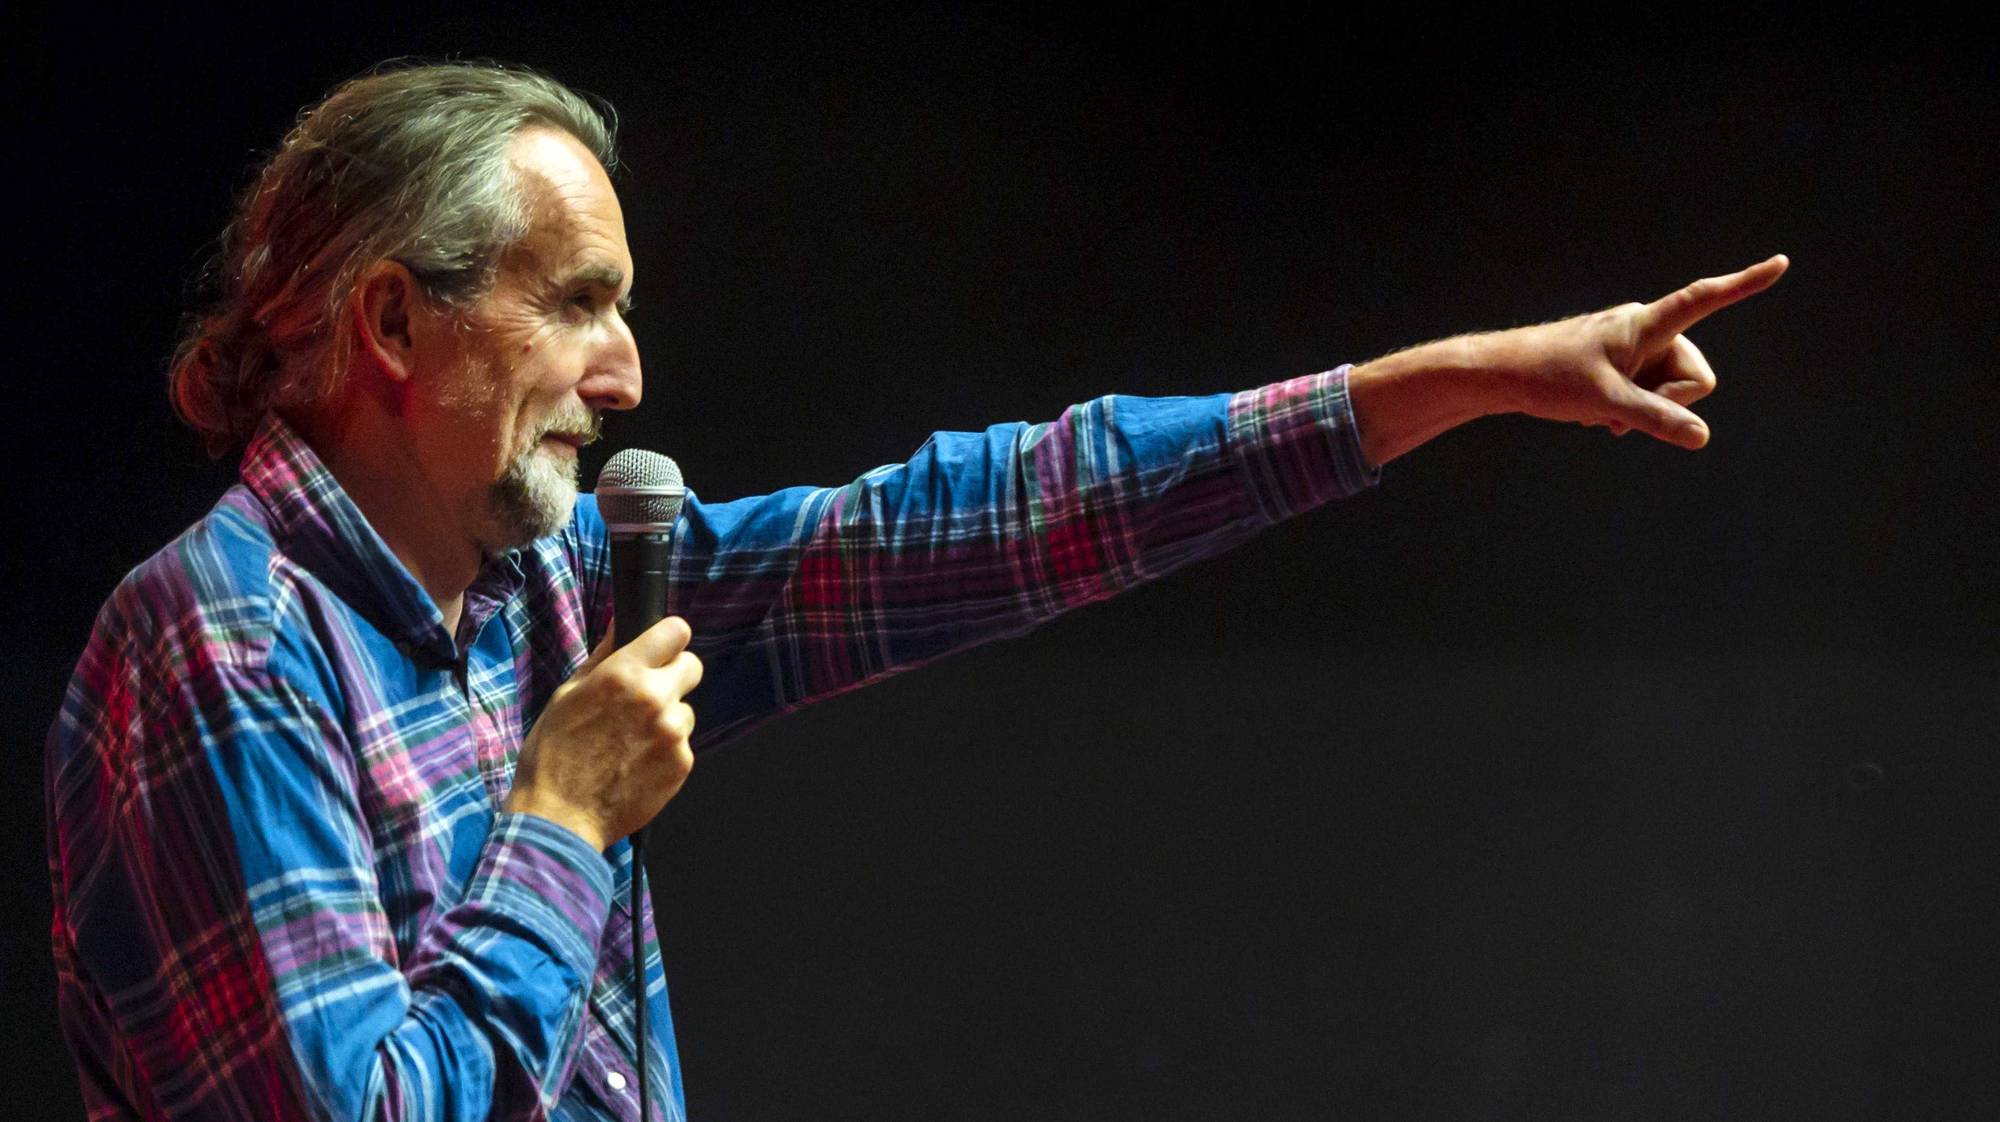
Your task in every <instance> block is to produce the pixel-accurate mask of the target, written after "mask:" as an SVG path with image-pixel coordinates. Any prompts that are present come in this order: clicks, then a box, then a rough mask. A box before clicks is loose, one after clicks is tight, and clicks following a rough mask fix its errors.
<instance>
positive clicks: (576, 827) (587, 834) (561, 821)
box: [500, 787, 612, 853]
mask: <svg viewBox="0 0 2000 1122" xmlns="http://www.w3.org/2000/svg"><path fill="white" fill-rule="evenodd" d="M500 809H501V810H502V811H504V812H506V813H509V814H532V815H534V816H535V817H536V818H541V819H546V820H547V821H550V822H553V823H555V824H556V825H558V826H561V827H562V828H563V829H565V830H568V831H569V832H570V833H572V834H575V835H576V836H577V837H580V838H582V839H583V840H584V841H585V842H587V843H588V844H589V845H590V847H591V848H593V849H595V850H597V851H598V852H599V853H602V852H604V850H605V849H606V848H607V847H608V846H610V844H611V840H612V839H609V838H606V837H605V836H604V832H603V830H602V829H601V828H600V827H599V826H598V823H597V819H596V816H594V815H591V814H586V813H584V812H583V811H581V810H578V809H577V808H575V807H573V806H570V805H568V804H567V803H563V802H561V801H560V800H556V799H550V798H548V797H547V796H545V795H542V794H541V793H539V792H537V791H534V790H533V789H524V788H520V787H516V788H515V789H514V790H513V791H511V792H509V793H508V795H507V798H506V801H504V802H502V803H501V804H500Z"/></svg>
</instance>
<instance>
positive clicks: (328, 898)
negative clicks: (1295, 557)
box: [46, 367, 1376, 1120]
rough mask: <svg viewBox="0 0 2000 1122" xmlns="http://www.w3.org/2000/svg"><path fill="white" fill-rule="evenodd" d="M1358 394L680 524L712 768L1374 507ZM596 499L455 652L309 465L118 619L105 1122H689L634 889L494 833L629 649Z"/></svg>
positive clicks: (201, 525)
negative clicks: (552, 733)
mask: <svg viewBox="0 0 2000 1122" xmlns="http://www.w3.org/2000/svg"><path fill="white" fill-rule="evenodd" d="M1346 374H1347V368H1346V367H1342V368H1340V369H1338V370H1334V371H1329V372H1327V373H1325V374H1319V375H1313V376H1309V377H1304V378H1298V379H1293V380H1291V381H1288V382H1281V383H1277V384H1274V385H1270V386H1265V387H1262V388H1261V389H1257V390H1250V391H1246V392H1243V393H1239V394H1234V395H1230V394H1218V395H1214V396H1210V397H1200V398H1160V399H1148V398H1135V397H1104V398H1098V399H1096V400H1094V401H1091V402H1088V403H1085V404H1083V405H1078V406H1075V407H1073V408H1071V409H1069V410H1067V411H1065V412H1064V414H1063V415H1062V417H1061V418H1059V419H1058V420H1056V421H1054V422H1051V423H1047V424H1039V425H1025V424H1013V425H998V426H995V427H993V428H990V429H987V430H986V431H985V432H983V433H939V434H936V435H934V436H932V437H931V439H930V440H929V441H928V442H927V443H925V444H924V446H923V447H922V448H921V449H919V450H918V452H917V453H916V455H915V456H914V457H913V458H911V459H910V460H909V461H908V462H907V463H904V464H898V465H890V466H886V467H883V468H878V469H876V470H875V471H871V472H869V473H867V474H866V475H863V476H862V477H861V478H859V479H857V480H855V481H854V482H852V483H849V484H847V485H846V486H843V487H836V488H805V487H800V488H793V489H790V490H785V491H780V492H777V493H776V494H772V495H767V496H763V497H759V498H750V499H743V500H739V501H736V502H729V503H721V504H714V505H710V504H705V503H703V502H701V501H700V499H699V498H698V497H696V496H693V495H690V496H689V498H688V501H687V504H686V506H685V508H684V510H683V513H682V521H681V523H680V525H679V527H678V528H677V533H676V536H675V539H674V545H673V555H672V574H671V579H670V590H669V598H668V607H669V610H670V611H672V612H674V613H675V614H679V615H682V616H685V617H686V618H687V620H688V621H689V623H690V625H691V626H692V628H693V632H694V639H693V642H692V648H693V649H694V650H695V652H696V653H697V654H699V655H700V656H701V658H702V661H703V663H704V664H705V666H706V675H705V678H704V682H703V685H702V687H701V689H700V690H699V691H698V692H697V693H696V695H695V696H694V698H693V702H694V704H695V705H696V706H697V708H698V710H699V712H700V714H701V723H700V726H699V730H698V731H697V734H696V744H695V748H696V750H697V751H698V752H699V751H705V750H706V749H708V748H710V747H713V746H715V745H717V744H720V743H722V742H724V741H726V740H728V739H730V738H732V737H734V736H736V735H739V734H741V733H742V732H744V731H745V730H747V729H749V728H750V727H752V726H753V725H755V724H757V723H758V722H760V721H763V720H766V719H768V718H770V717H772V716H775V715H777V714H780V713H784V712H788V711H790V710H792V709H796V708H799V707H801V706H804V705H807V704H809V703H811V702H813V701H816V700H819V699H821V698H825V697H829V696H832V695H833V694H836V693H839V692H841V691H844V690H848V689H853V688H855V687H858V686H861V685H865V684H867V683H868V682H871V681H874V680H876V679H878V678H881V677H883V676H884V675H888V674H892V673H895V672H897V671H899V670H904V669H908V668H910V667H912V666H915V665H917V664H919V663H922V662H925V661H927V660H929V659H932V658H936V657H938V656H941V655H944V654H947V653H949V652H951V651H954V650H960V649H963V648H965V647H968V646H971V645H974V644H977V643H981V642H984V641H987V640H990V639H995V638H999V637H1002V636H1007V635H1014V634H1018V633H1020V632H1023V631H1026V630H1028V629H1029V628H1032V627H1034V626H1035V625H1036V624H1038V623H1041V622H1042V621H1044V620H1047V619H1049V618H1051V617H1052V616H1055V615H1056V614H1058V613H1060V612H1063V611H1066V610H1068V609H1070V608H1074V607H1077V606H1079V605H1082V604H1086V603H1089V602H1091V601H1094V600H1099V599H1102V598H1104V597H1107V596H1110V595H1112V594H1114V593H1116V592H1118V591H1120V590H1122V589H1124V588H1127V587H1130V586H1132V585H1134V584H1137V583H1139V582H1141V581H1144V580H1147V579H1149V578H1151V577H1154V576H1157V575H1159V574H1161V573H1164V572H1166V571H1168V570H1170V569H1172V568H1175V567H1176V566H1179V565H1181V564H1184V563H1186V562H1189V561H1193V560H1195V559H1197V558H1200V557H1205V556H1208V555H1211V554H1214V553H1216V552H1218V551H1220V550H1223V549H1225V548H1227V547H1229V546H1230V545H1233V544H1235V543H1236V542H1239V541H1242V540H1243V539H1245V538H1247V537H1248V536H1250V535H1251V534H1253V533H1255V532H1257V531H1258V530H1260V529H1262V528H1263V527H1266V526H1269V525H1270V524H1272V523H1273V522H1275V521H1277V520H1279V519H1281V518H1285V517H1288V516H1290V515H1293V514H1297V513H1299V512H1302V511H1304V510H1307V509H1310V508H1312V507H1315V506H1318V505H1320V504H1321V503H1324V502H1326V501H1328V500H1330V499H1334V498H1338V497H1341V496H1345V495H1348V494H1352V493H1354V492H1356V491H1358V490H1361V489H1362V488H1364V487H1367V486H1369V485H1371V484H1373V483H1374V482H1375V481H1376V475H1375V473H1374V472H1373V471H1372V470H1371V469H1370V468H1369V467H1368V466H1367V465H1366V464H1365V463H1364V462H1363V461H1362V458H1361V453H1360V445H1359V442H1358V439H1357V436H1356V432H1355V424H1354V418H1353V415H1352V412H1351V410H1350V408H1349V406H1348V401H1347V394H1346ZM608 554H609V551H608V547H607V543H606V539H605V532H604V525H603V522H602V520H601V519H600V518H599V516H598V513H597V508H596V504H595V502H594V501H593V500H592V499H591V498H590V497H589V496H587V495H586V496H584V497H582V498H581V499H580V500H579V502H578V504H577V509H576V513H575V516H574V517H573V519H572V520H571V522H570V524H569V525H568V526H567V527H566V528H565V529H564V530H563V531H562V532H560V533H558V534H555V535H552V536H550V537H548V538H544V539H541V540H539V541H536V542H534V543H532V544H531V545H529V546H527V547H526V548H523V549H520V550H515V551H511V552H509V553H506V554H504V555H502V556H498V557H493V558H490V559H489V560H488V562H487V563H486V565H485V566H484V568H483V569H482V571H481V572H480V574H479V576H478V578H477V579H476V580H475V581H474V583H473V584H472V586H471V587H470V588H469V589H467V591H466V596H465V607H464V612H463V616H462V618H461V621H460V624H459V627H458V629H457V632H456V633H455V634H454V633H452V632H449V631H447V630H446V628H445V626H444V621H443V617H442V615H441V614H440V613H439V611H438V609H437V607H436V605H435V604H433V603H432V601H431V599H430V597H429V596H428V595H427V594H426V593H425V591H424V590H423V588H422V587H421V586H419V585H418V584H417V583H416V581H415V580H414V579H413V578H412V577H411V576H410V574H409V573H408V571H407V570H405V569H404V567H403V566H402V564H401V563H400V562H399V561H398V560H397V559H396V557H395V556H394V555H393V554H392V553H391V552H390V551H389V550H388V548H387V547H386V546H385V545H384V544H383V543H382V541H381V539H380V538H379V537H377V536H376V534H375V532H374V531H373V530H372V529H371V528H370V527H369V525H368V523H367V520H366V519H365V518H363V517H362V514H361V512H360V510H359V509H358V508H357V507H356V506H355V505H354V503H353V502H352V501H351V500H350V499H349V498H348V497H347V495H346V494H345V493H344V492H343V491H342V490H341V488H340V485H339V484H338V483H337V482H336V481H335V480H334V478H333V476H332V474H331V473H329V472H328V471H327V469H326V468H325V466H324V465H323V464H322V463H321V462H320V460H319V459H318V457H317V456H315V455H314V454H313V451H312V449H311V448H309V447H308V446H307V445H306V444H305V443H304V441H302V440H301V439H300V438H299V437H298V436H297V435H296V434H295V433H293V432H292V430H291V429H289V428H288V427H287V426H286V425H285V424H284V423H283V422H282V421H280V420H277V419H276V418H272V419H270V420H267V421H266V422H265V424H264V426H263V428H262V429H261V430H260V431H259V433H258V435H257V436H256V438H255V439H254V440H253V441H252V443H251V445H250V446H249V448H248V449H247V450H246V452H245V454H244V458H243V465H242V483H241V484H240V485H239V486H237V487H234V488H232V489H230V491H229V492H228V493H227V494H226V495H224V496H223V498H222V500H221V501H220V502H219V503H218V504H217V505H216V507H215V509H214V510H213V511H212V512H210V513H209V514H208V515H207V516H206V517H205V518H203V519H202V520H201V521H200V522H198V523H196V524H195V525H194V526H193V527H192V528H191V529H189V530H188V531H187V532H186V533H184V534H183V535H181V537H179V538H178V539H176V540H175V541H174V542H173V543H172V544H170V545H168V546H167V547H166V548H165V549H163V550H162V551H160V552H159V553H158V554H156V555H154V556H153V557H152V558H151V559H149V560H148V561H146V562H145V563H144V564H142V565H140V566H139V567H138V568H137V569H135V570H134V571H133V572H132V573H131V575H130V576H128V577H127V578H126V579H125V580H124V582H122V583H121V584H120V585H119V587H118V589H117V591H116V592H115V593H114V594H113V595H112V597H111V599H110V601H109V602H108V603H107V604H106V605H105V606H104V609H103V611H102V612H101V613H100V615H99V616H98V619H97V624H96V628H95V631H94V633H93V634H92V637H91V641H90V644H89V647H88V648H87V650H86V651H85V652H84V655H83V658H82V660H81V661H80V663H79V664H78V666H77V670H76V674H75V677H74V679H73V680H72V682H71V684H70V688H69V691H68V693H67V694H66V696H65V698H64V702H63V707H62V711H61V713H60V715H59V717H58V718H57V720H56V723H55V727H54V729H53V730H52V731H51V733H50V738H49V746H48V758H47V773H46V779H47V785H46V790H47V798H48V813H49V824H50V825H49V863H50V877H51V881H52V884H53V889H54V895H55V922H54V931H53V940H54V952H55V963H56V971H57V975H58V982H59V991H60V999H59V1005H60V1010H59V1013H60V1018H61V1021H62V1026H63V1030H64V1032H65V1035H66V1036H67V1038H68V1040H69V1043H70V1046H71V1049H72V1050H73V1052H74V1054H75V1056H76V1059H77V1063H78V1067H79V1070H80V1073H81V1076H82V1081H83V1093H84V1098H85V1101H86V1103H87V1104H88V1106H89V1109H90V1114H91V1117H92V1118H118V1119H124V1118H169V1117H171V1118H203V1119H253V1118H255V1119H271V1118H294V1117H334V1118H425V1119H430V1118H435V1119H454V1120H456V1119H464V1120H471V1119H483V1118H488V1117H492V1118H497V1119H527V1118H543V1117H552V1118H558V1119H586V1118H588V1119H636V1117H637V1102H636V1092H637V1076H636V1068H635V1064H636V1062H637V1060H636V1057H637V1055H638V1053H637V1051H636V1050H635V1048H634V1047H633V1039H632V1037H633V1021H634V1018H633V987H632V984H631V978H632V964H631V946H632V942H631V933H632V932H631V925H632V924H633V923H634V922H637V923H639V924H640V925H641V930H642V932H643V933H644V942H645V948H646V950H645V976H646V1000H647V1002H648V1006H647V1025H648V1029H649V1032H648V1036H649V1037H650V1039H649V1040H648V1041H647V1042H646V1048H645V1054H646V1056H647V1057H648V1059H647V1062H648V1063H650V1064H651V1065H652V1066H651V1068H650V1069H649V1070H650V1071H651V1073H652V1076H653V1085H654V1086H655V1087H657V1088H659V1089H660V1092H659V1093H656V1095H655V1096H654V1106H655V1112H654V1116H655V1117H656V1118H664V1119H681V1118H683V1117H685V1109H686V1108H685V1098H684V1095H683V1092H682V1087H681V1073H680V1065H679V1062H678V1059H677V1057H676V1052H675V1046H674V1031H673V1021H672V1018H671V1015H670V1013H669V1009H668V1001H667V990H666V978H665V972H664V970H663V969H662V966H661V961H660V955H659V948H658V944H657V942H656V941H655V939H654V933H653V921H652V915H651V912H650V907H645V908H642V910H641V914H640V915H638V916H636V917H635V916H633V915H632V914H631V912H630V910H629V907H628V903H627V901H628V899H629V897H628V895H627V889H628V887H629V884H630V877H631V872H632V863H631V851H630V847H629V845H628V844H627V843H626V842H623V841H621V842H618V843H616V844H614V845H613V846H612V847H611V848H610V849H609V850H607V851H604V852H602V853H600V852H598V851H597V850H595V849H593V848H591V847H590V846H589V845H588V844H587V843H585V842H584V841H583V840H582V839H580V838H578V837H577V836H576V835H575V834H572V833H570V832H569V831H567V830H565V829H563V828H561V827H559V826H556V825H555V824H553V823H551V822H548V821H546V820H544V819H540V818H536V817H533V816H530V815H523V814H508V813H502V812H501V811H500V809H499V808H500V806H501V804H502V802H503V800H504V799H505V797H506V795H507V792H508V789H509V787H510V785H511V783H512V778H513V772H514V761H515V757H516V754H517V753H518V752H519V750H520V746H521V742H522V738H523V736H524V735H525V734H526V733H527V731H528V729H529V728H530V727H532V725H533V724H534V722H535V718H536V717H537V716H538V715H539V714H540V713H541V711H542V707H543V706H544V705H545V704H547V702H548V699H549V696H550V693H551V692H552V691H553V690H554V689H555V688H556V687H557V686H558V685H560V684H561V683H562V682H563V681H564V680H566V679H567V678H568V677H569V675H570V674H571V672H572V671H573V670H574V669H575V668H576V666H577V665H578V664H579V663H580V662H582V660H583V659H584V657H585V655H586V653H587V652H588V651H589V650H590V649H591V647H592V646H593V645H594V644H595V643H596V640H597V639H598V637H599V636H601V635H602V634H603V633H604V631H605V629H606V628H607V627H608V626H609V621H610V616H611V600H610V580H609V559H608Z"/></svg>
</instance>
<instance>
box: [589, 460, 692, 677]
mask: <svg viewBox="0 0 2000 1122" xmlns="http://www.w3.org/2000/svg"><path fill="white" fill-rule="evenodd" d="M686 499H687V488H686V487H684V486H682V485H681V469H680V465H678V464H676V463H674V462H673V461H672V460H670V459H668V458H667V457H665V456H662V455H660V454H659V453H658V452H648V451H646V450H645V449H643V448H627V449H625V450H624V451H622V452H620V453H618V454H617V455H615V456H613V457H611V461H610V462H609V463H607V464H605V465H604V470H603V471H600V472H598V473H597V509H598V512H599V513H600V514H602V515H603V516H604V528H605V529H606V530H607V531H609V533H610V535H611V605H612V612H613V614H614V616H615V619H616V627H617V631H618V642H619V643H620V644H624V643H629V642H631V641H632V640H634V639H637V638H638V637H639V634H640V633H641V632H643V631H645V630H646V629H647V628H649V627H651V626H653V625H654V624H656V623H658V622H660V620H661V619H662V618H664V617H665V616H666V614H667V554H668V553H669V551H670V547H671V546H672V545H673V538H674V520H675V519H676V518H679V517H680V513H681V503H682V502H684V501H686Z"/></svg>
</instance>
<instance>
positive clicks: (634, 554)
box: [597, 448, 687, 1122]
mask: <svg viewBox="0 0 2000 1122" xmlns="http://www.w3.org/2000/svg"><path fill="white" fill-rule="evenodd" d="M686 500H687V488H686V487H685V486H682V484H681V469H680V465H679V464H676V463H674V462H673V461H672V460H670V459H668V458H667V457H665V456H662V455H660V454H659V453H658V452H648V451H646V450H645V449H643V448H627V449H625V450H624V451H622V452H619V453H618V454H617V455H615V456H612V457H611V460H610V462H608V463H606V464H605V465H604V470H603V471H600V472H598V473H597V510H598V513H600V514H602V515H603V516H604V528H605V530H606V531H607V532H608V533H609V534H610V536H611V611H612V617H613V624H612V626H613V627H614V628H616V631H617V635H618V641H619V642H620V643H629V642H631V641H632V640H634V639H636V638H638V637H639V634H640V633H641V632H643V631H645V630H646V629H647V628H649V627H651V626H653V625H654V624H656V623H658V622H660V620H661V619H662V618H664V617H665V616H666V614H667V555H668V554H669V553H670V552H671V548H672V546H673V541H674V520H675V519H677V518H679V517H680V513H681V504H682V503H683V502H685V501H686ZM645 877H646V828H645V827H644V826H641V827H639V829H638V830H636V831H634V832H633V834H632V991H633V992H632V1045H633V1047H632V1050H633V1052H635V1053H636V1055H635V1057H634V1058H635V1059H636V1060H637V1061H638V1064H639V1118H640V1122H649V1119H648V1115H647V1109H646V1102H647V1099H648V1098H649V1097H650V1091H651V1085H652V1079H651V1077H650V1075H649V1071H650V1069H651V1068H652V1066H653V1065H652V1064H650V1063H648V1062H647V1059H648V1057H649V1056H650V1055H651V1052H652V1050H651V1048H650V1047H648V1040H647V1035H646V942H645V922H644V920H645V916H646V913H645V910H644V909H643V908H641V907H640V906H639V905H640V902H641V900H643V899H644V893H645Z"/></svg>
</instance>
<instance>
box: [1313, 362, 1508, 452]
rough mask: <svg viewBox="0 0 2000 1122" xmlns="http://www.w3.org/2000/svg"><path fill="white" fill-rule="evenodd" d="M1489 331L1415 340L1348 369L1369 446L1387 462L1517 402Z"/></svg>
mask: <svg viewBox="0 0 2000 1122" xmlns="http://www.w3.org/2000/svg"><path fill="white" fill-rule="evenodd" d="M1490 346H1491V344H1490V343H1489V341H1488V338H1487V337H1485V336H1476V335H1459V336H1454V337H1452V338H1449V339H1440V340H1438V341H1436V342H1434V343H1424V344H1422V345H1420V346H1415V347H1409V348H1406V349H1404V350H1400V351H1397V352H1395V353H1393V354H1388V355H1384V356H1382V357H1381V358H1378V359H1375V360H1374V361H1372V362H1365V363H1362V364H1361V365H1359V366H1356V367H1355V368H1354V369H1353V370H1351V371H1349V373H1348V378H1347V384H1348V396H1349V399H1350V401H1351V402H1352V404H1353V407H1354V415H1355V423H1356V425H1357V426H1358V427H1359V429H1360V434H1359V435H1360V437H1361V446H1362V454H1363V456H1364V457H1365V458H1366V459H1367V460H1368V462H1369V463H1370V464H1374V465H1376V466H1380V465H1382V464H1384V463H1387V462H1388V461H1390V460H1393V459H1395V458H1396V457H1397V456H1400V455H1402V454H1403V453H1405V452H1408V451H1409V450H1410V449H1412V448H1415V447H1417V446H1418V445H1420V444H1423V443H1424V442H1426V441H1428V440H1430V439H1431V438H1433V437H1435V436H1438V435H1439V434H1441V433H1443V432H1446V431H1448V430H1450V429H1453V428H1456V427H1458V426H1459V425H1462V424H1464V423H1466V422H1467V421H1472V420H1477V419H1478V418H1480V417H1484V416H1487V415H1489V414H1493V413H1504V412H1508V411H1510V410H1511V409H1512V404H1511V402H1510V400H1509V398H1508V396H1507V392H1506V387H1505V385H1504V383H1503V380H1502V379H1501V378H1500V376H1499V374H1498V370H1499V369H1501V368H1500V367H1499V366H1498V365H1497V364H1496V363H1495V362H1493V361H1492V360H1491V357H1490V355H1489V350H1490Z"/></svg>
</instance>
